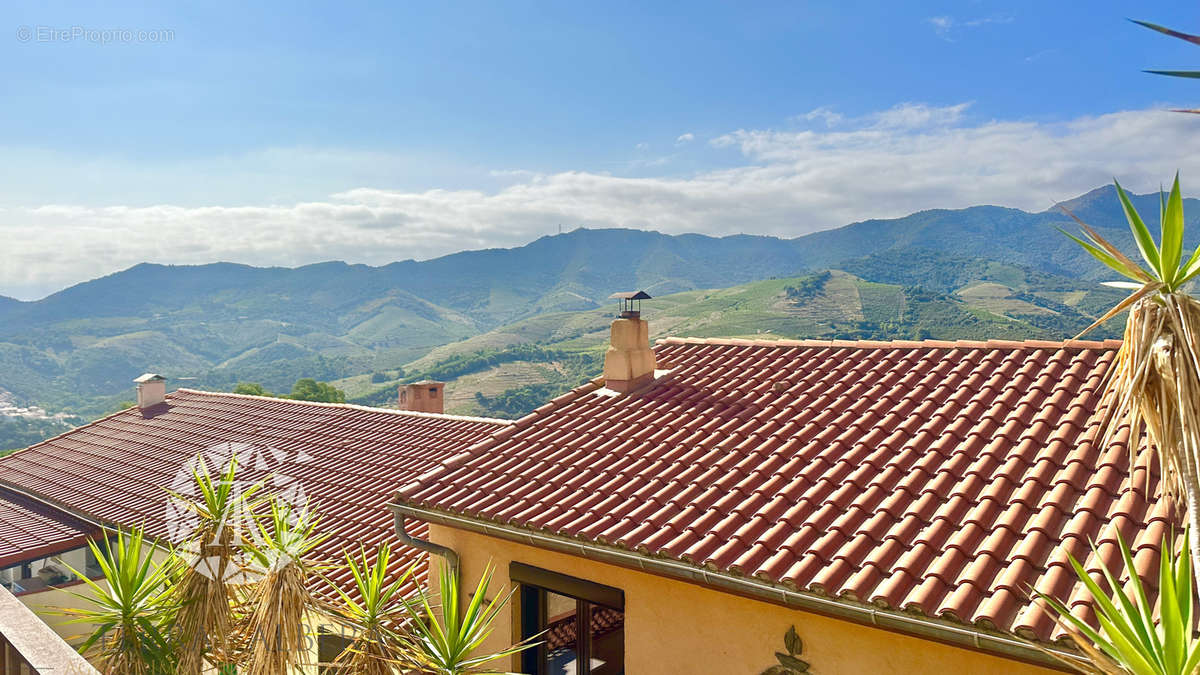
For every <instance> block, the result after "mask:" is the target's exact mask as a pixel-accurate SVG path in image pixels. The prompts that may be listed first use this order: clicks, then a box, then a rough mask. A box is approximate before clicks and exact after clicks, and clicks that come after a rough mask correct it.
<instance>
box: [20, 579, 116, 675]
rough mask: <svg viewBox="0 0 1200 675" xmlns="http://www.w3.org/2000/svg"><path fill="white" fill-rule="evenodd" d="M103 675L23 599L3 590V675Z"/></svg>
mask: <svg viewBox="0 0 1200 675" xmlns="http://www.w3.org/2000/svg"><path fill="white" fill-rule="evenodd" d="M35 673H37V674H41V673H46V674H49V673H53V674H54V675H61V674H64V673H67V674H71V675H99V671H97V670H96V669H95V668H93V667H92V666H91V664H89V663H88V662H87V661H86V660H85V659H84V658H83V657H82V656H80V655H79V654H78V653H76V652H75V650H74V649H72V648H71V645H69V644H67V643H66V641H65V640H63V639H62V638H61V637H59V636H58V633H55V632H54V631H53V630H52V629H51V628H50V627H49V626H47V625H46V624H45V623H44V622H43V621H42V620H41V619H39V618H38V617H37V615H36V614H34V613H33V612H32V611H30V609H29V608H28V607H26V606H25V605H23V604H21V601H20V600H17V599H16V598H15V597H13V594H12V593H9V592H8V591H7V590H5V589H4V588H3V587H0V675H33V674H35Z"/></svg>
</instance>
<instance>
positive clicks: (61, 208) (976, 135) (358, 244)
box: [0, 103, 1200, 297]
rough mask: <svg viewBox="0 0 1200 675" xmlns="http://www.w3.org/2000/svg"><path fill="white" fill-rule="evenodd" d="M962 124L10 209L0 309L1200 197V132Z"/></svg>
mask: <svg viewBox="0 0 1200 675" xmlns="http://www.w3.org/2000/svg"><path fill="white" fill-rule="evenodd" d="M964 110H966V104H958V105H952V106H943V107H931V106H922V105H919V104H914V103H909V104H902V105H900V106H897V107H895V108H892V109H890V110H886V111H881V112H878V113H874V114H871V115H863V116H860V117H856V118H850V119H844V120H842V121H841V123H840V124H839V126H837V127H836V128H833V129H830V128H819V129H804V130H773V129H745V130H738V131H733V132H730V133H728V134H725V135H723V136H721V137H719V138H718V139H715V140H714V141H713V142H712V143H711V146H713V147H715V148H717V149H719V150H720V149H723V152H725V153H729V152H731V151H732V152H733V153H735V156H734V158H733V159H734V161H732V162H730V161H725V162H724V164H725V165H730V164H732V166H727V168H722V169H719V170H709V171H704V172H701V173H697V174H693V175H685V176H677V175H668V176H664V175H660V176H651V177H636V178H631V177H622V176H616V175H607V174H602V173H595V172H588V171H565V172H560V173H553V174H533V175H523V174H521V175H518V174H515V173H514V174H511V175H509V174H506V176H508V178H509V179H510V180H508V181H507V182H506V183H505V185H504V186H503V187H500V188H497V189H494V190H479V189H454V190H451V189H437V190H422V191H405V190H386V189H378V188H358V189H352V190H347V191H342V192H339V193H337V194H334V195H332V196H330V197H327V198H324V199H320V200H316V201H302V202H293V203H281V204H278V205H263V206H198V207H192V206H181V205H171V204H163V205H157V206H139V207H134V206H78V205H76V206H66V205H57V204H46V205H42V206H32V207H24V206H20V207H10V208H6V209H0V240H2V241H4V242H5V244H4V245H3V246H0V294H6V295H18V296H21V297H31V296H34V295H37V294H40V293H44V292H48V291H50V290H53V289H56V288H59V287H61V286H63V285H66V284H68V283H74V282H77V281H81V280H84V279H88V278H92V277H95V276H99V275H102V274H107V273H109V272H112V271H115V270H117V269H121V268H123V267H127V266H130V265H133V264H136V263H138V262H142V261H152V262H160V263H203V262H211V261H215V260H229V261H235V262H245V263H250V264H256V265H297V264H304V263H310V262H317V261H322V260H331V259H342V260H347V261H351V262H363V263H369V264H382V263H387V262H390V261H393V260H400V259H405V258H427V257H432V256H437V255H441V254H445V253H449V252H452V251H456V250H460V249H463V248H480V247H488V246H514V245H520V244H523V243H525V242H527V241H529V240H531V239H533V238H535V237H538V236H541V235H543V234H550V233H553V232H556V231H557V227H558V224H560V223H562V224H563V225H565V226H569V227H575V226H586V227H617V226H622V227H639V228H653V229H657V230H660V231H664V232H672V233H680V232H701V233H708V234H715V235H720V234H729V233H736V232H747V233H761V234H773V235H779V236H785V237H793V236H798V235H801V234H805V233H808V232H812V231H815V230H820V229H825V228H829V227H834V226H838V225H843V224H845V223H848V222H852V221H855V220H862V219H866V218H881V217H896V216H902V215H905V214H908V213H911V212H914V211H918V210H921V209H927V208H935V207H945V208H957V207H965V206H969V205H972V204H982V203H990V204H1002V205H1007V206H1015V207H1019V208H1024V209H1030V210H1038V211H1040V210H1043V209H1046V208H1048V207H1049V206H1050V205H1051V203H1052V202H1053V201H1054V200H1058V199H1065V198H1069V197H1073V196H1075V195H1078V194H1080V193H1082V192H1084V191H1086V190H1089V189H1091V188H1094V187H1097V186H1099V185H1102V184H1106V183H1108V182H1110V181H1111V180H1112V177H1113V176H1117V177H1119V178H1120V179H1121V182H1122V184H1125V185H1126V186H1127V187H1129V188H1131V189H1135V190H1139V191H1148V190H1151V189H1157V187H1158V185H1159V183H1161V182H1164V181H1166V180H1168V179H1169V178H1170V176H1171V174H1172V173H1173V172H1174V171H1175V170H1176V169H1177V168H1178V169H1181V170H1182V172H1183V177H1184V180H1185V185H1187V184H1188V180H1189V176H1190V177H1192V179H1191V184H1192V185H1196V184H1197V183H1196V181H1200V156H1198V155H1196V153H1194V152H1190V150H1189V149H1190V148H1194V147H1196V146H1197V144H1198V143H1200V126H1198V125H1197V124H1196V120H1195V119H1194V118H1193V117H1191V116H1187V115H1178V114H1172V113H1168V112H1164V111H1161V110H1136V111H1125V112H1116V113H1111V114H1107V115H1100V116H1096V117H1081V118H1077V119H1073V120H1068V121H1064V122H1056V123H1046V122H1037V121H1028V120H1017V121H1004V120H992V121H983V122H977V121H971V119H969V118H966V117H964V114H963V112H964ZM972 117H975V116H972ZM815 119H820V117H818V118H815ZM726 159H728V158H726Z"/></svg>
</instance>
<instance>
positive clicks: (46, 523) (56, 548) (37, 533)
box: [0, 488, 100, 568]
mask: <svg viewBox="0 0 1200 675" xmlns="http://www.w3.org/2000/svg"><path fill="white" fill-rule="evenodd" d="M99 529H100V528H98V527H95V526H93V525H90V524H88V523H86V522H84V521H83V520H81V519H79V518H75V517H74V516H71V515H70V514H67V513H65V512H63V511H60V510H58V509H56V508H53V507H50V506H48V505H46V504H41V503H38V502H37V501H35V500H33V499H29V498H28V497H26V496H24V495H21V494H19V493H16V492H13V491H12V490H7V489H4V488H0V568H4V567H8V566H10V565H14V564H16V563H19V562H24V561H27V560H33V559H36V558H42V557H47V556H52V555H57V554H59V553H63V552H65V551H69V550H71V549H73V548H78V547H80V546H85V545H86V543H87V539H88V537H90V536H92V535H94V534H96V533H97V532H99Z"/></svg>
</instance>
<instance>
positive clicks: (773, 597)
mask: <svg viewBox="0 0 1200 675" xmlns="http://www.w3.org/2000/svg"><path fill="white" fill-rule="evenodd" d="M388 508H390V509H391V510H392V512H393V513H395V515H396V522H397V529H398V531H399V533H400V534H401V536H402V537H404V536H407V535H406V534H405V533H404V532H403V530H401V529H399V528H400V527H401V526H402V524H403V522H404V518H405V516H411V517H413V518H416V519H419V520H423V521H425V522H427V523H434V524H437V525H445V526H448V527H453V528H457V529H460V530H466V531H468V532H475V533H477V534H482V535H486V536H489V537H496V538H499V539H507V540H509V541H514V542H517V543H520V544H526V545H528V546H534V547H537V548H543V549H549V550H551V551H557V552H560V553H567V554H570V555H575V556H580V557H583V558H587V559H589V560H595V561H597V562H603V563H609V564H613V565H618V566H621V567H625V568H629V569H634V570H639V571H643V572H648V573H650V574H656V575H659V576H664V577H670V578H673V579H679V580H682V581H687V582H691V583H698V584H701V585H704V586H708V587H710V588H714V589H717V590H721V591H726V592H729V593H734V594H736V595H741V596H746V597H750V598H754V599H758V600H765V601H767V602H770V603H773V604H777V605H784V606H786V607H795V608H797V609H800V610H804V611H808V612H813V613H816V614H821V615H823V616H828V617H831V618H834V619H842V620H845V621H850V622H853V623H857V624H861V625H865V626H873V627H876V628H881V629H884V630H889V631H893V632H897V633H903V634H905V635H911V636H913V637H918V638H924V639H928V640H934V641H937V642H941V643H944V644H949V645H953V646H955V647H964V648H967V649H972V650H975V651H980V652H985V653H988V654H992V655H995V656H1002V657H1004V658H1009V659H1016V660H1018V661H1024V662H1026V663H1032V664H1035V665H1039V666H1043V667H1046V668H1052V669H1055V670H1060V671H1064V672H1072V670H1071V669H1070V668H1068V667H1067V666H1066V664H1064V663H1063V662H1062V661H1059V660H1058V659H1056V658H1055V656H1058V657H1060V658H1063V659H1066V660H1068V661H1075V662H1079V661H1080V657H1079V655H1077V654H1075V653H1072V652H1069V651H1066V650H1063V649H1057V648H1053V647H1046V646H1041V647H1038V646H1035V645H1034V644H1033V643H1031V642H1026V641H1023V640H1020V639H1018V638H1015V637H1007V636H1004V635H997V634H994V633H988V632H984V631H980V630H976V629H974V628H970V627H967V626H956V625H952V624H949V623H946V622H943V621H938V620H934V619H929V618H926V617H922V616H912V615H908V614H901V613H899V612H895V611H890V610H881V609H877V608H874V607H868V606H864V605H860V604H854V603H850V602H847V601H845V600H837V599H833V598H827V597H823V596H819V595H815V594H813V593H804V592H800V591H794V590H791V589H788V588H783V587H780V586H776V585H773V584H768V583H765V582H762V581H759V580H757V579H751V578H747V577H739V576H734V575H731V574H726V573H722V572H716V571H712V570H707V569H704V568H701V567H696V566H694V565H689V564H687V563H684V562H679V561H675V560H669V559H666V558H651V557H649V556H644V555H639V554H637V553H632V552H629V551H624V550H621V549H616V548H612V547H608V546H600V545H596V544H592V543H589V542H584V541H580V540H576V539H569V538H566V537H558V536H550V535H545V534H541V533H538V532H533V531H531V530H526V529H523V528H516V527H512V526H508V525H501V524H498V523H494V522H486V521H482V520H475V519H471V518H464V517H462V516H457V515H452V514H448V513H444V512H441V511H434V510H430V509H425V508H421V507H417V506H412V505H409V504H398V503H393V504H388ZM410 539H411V540H412V541H414V542H418V543H416V544H412V545H414V546H416V547H417V548H420V549H422V550H426V551H431V552H435V553H437V554H438V555H446V552H449V553H450V554H452V555H453V560H454V562H453V563H452V564H453V565H455V566H456V567H457V562H458V554H457V553H454V552H453V551H451V550H450V549H448V548H446V547H445V546H441V545H439V544H434V543H432V542H428V541H424V540H420V539H412V538H411V537H410ZM435 549H436V550H435ZM1043 650H1045V651H1043ZM1047 652H1049V653H1047ZM1051 654H1054V655H1055V656H1051Z"/></svg>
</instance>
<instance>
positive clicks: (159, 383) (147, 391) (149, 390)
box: [134, 373, 167, 410]
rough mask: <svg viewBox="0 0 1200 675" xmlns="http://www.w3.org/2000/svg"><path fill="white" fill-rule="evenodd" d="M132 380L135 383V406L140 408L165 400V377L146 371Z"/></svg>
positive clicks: (143, 408) (149, 406)
mask: <svg viewBox="0 0 1200 675" xmlns="http://www.w3.org/2000/svg"><path fill="white" fill-rule="evenodd" d="M134 382H136V383H137V407H138V408H139V409H140V410H145V409H147V408H152V407H154V406H156V405H159V404H162V403H166V402H167V378H165V377H163V376H162V375H156V374H154V373H146V374H145V375H142V376H141V377H139V378H137V379H136V380H134Z"/></svg>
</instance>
